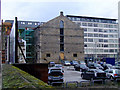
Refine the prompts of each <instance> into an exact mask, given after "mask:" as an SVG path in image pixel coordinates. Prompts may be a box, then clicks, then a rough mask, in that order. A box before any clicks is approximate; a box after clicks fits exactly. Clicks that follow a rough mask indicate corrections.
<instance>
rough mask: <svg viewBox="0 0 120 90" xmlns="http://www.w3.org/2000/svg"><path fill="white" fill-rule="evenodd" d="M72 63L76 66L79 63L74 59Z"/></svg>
mask: <svg viewBox="0 0 120 90" xmlns="http://www.w3.org/2000/svg"><path fill="white" fill-rule="evenodd" d="M70 64H71V65H73V66H75V65H77V64H79V63H78V62H77V61H74V60H72V61H70Z"/></svg>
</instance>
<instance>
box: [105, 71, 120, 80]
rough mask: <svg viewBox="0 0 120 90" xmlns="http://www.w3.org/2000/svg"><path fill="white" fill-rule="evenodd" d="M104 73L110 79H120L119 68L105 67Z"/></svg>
mask: <svg viewBox="0 0 120 90" xmlns="http://www.w3.org/2000/svg"><path fill="white" fill-rule="evenodd" d="M105 72H106V75H107V77H108V78H109V79H111V80H116V79H117V80H120V70H119V69H107V70H105Z"/></svg>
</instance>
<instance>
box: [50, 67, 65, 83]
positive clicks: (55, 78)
mask: <svg viewBox="0 0 120 90" xmlns="http://www.w3.org/2000/svg"><path fill="white" fill-rule="evenodd" d="M63 81H64V80H63V71H62V69H60V68H57V67H52V68H50V69H49V71H48V84H50V85H52V84H54V83H60V84H62V83H63Z"/></svg>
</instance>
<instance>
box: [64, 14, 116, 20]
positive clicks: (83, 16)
mask: <svg viewBox="0 0 120 90" xmlns="http://www.w3.org/2000/svg"><path fill="white" fill-rule="evenodd" d="M66 16H67V17H78V18H89V19H103V20H113V21H116V20H117V19H112V18H101V17H89V16H75V15H66Z"/></svg>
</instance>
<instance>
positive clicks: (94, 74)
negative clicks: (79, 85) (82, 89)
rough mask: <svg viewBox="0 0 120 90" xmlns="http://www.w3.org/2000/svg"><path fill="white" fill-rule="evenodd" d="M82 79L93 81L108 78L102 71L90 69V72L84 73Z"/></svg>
mask: <svg viewBox="0 0 120 90" xmlns="http://www.w3.org/2000/svg"><path fill="white" fill-rule="evenodd" d="M81 77H82V79H87V80H92V79H93V80H94V79H103V80H105V79H106V78H107V77H106V73H105V72H104V71H103V70H100V69H89V70H88V71H85V72H82V73H81Z"/></svg>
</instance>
